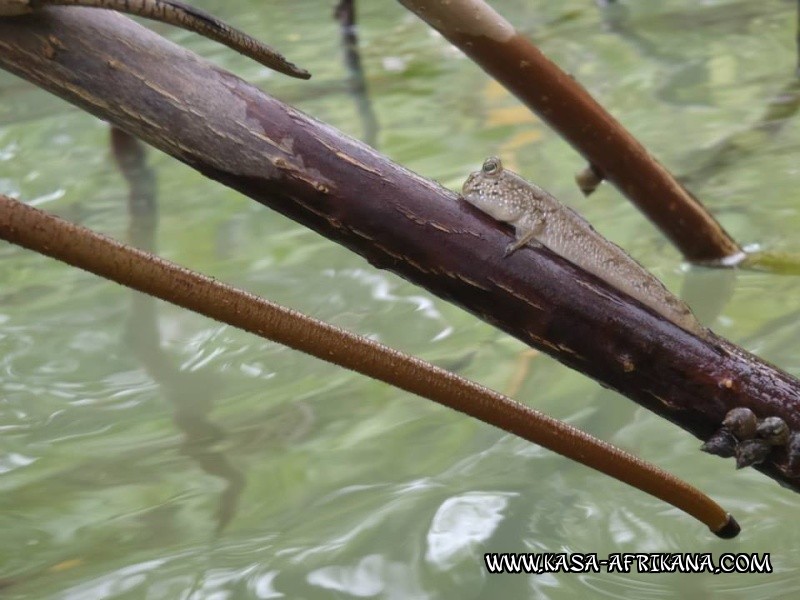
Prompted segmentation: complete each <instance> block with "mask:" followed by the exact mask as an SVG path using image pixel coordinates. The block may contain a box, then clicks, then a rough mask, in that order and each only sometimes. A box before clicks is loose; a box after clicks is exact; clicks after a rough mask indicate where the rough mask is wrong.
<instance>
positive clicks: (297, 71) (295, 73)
mask: <svg viewBox="0 0 800 600" xmlns="http://www.w3.org/2000/svg"><path fill="white" fill-rule="evenodd" d="M286 74H287V75H291V76H292V77H296V78H297V79H311V73H309V72H308V71H306V70H305V69H301V68H300V67H295V66H294V65H292V69H291V71H290V72H289V73H286Z"/></svg>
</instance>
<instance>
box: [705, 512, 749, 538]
mask: <svg viewBox="0 0 800 600" xmlns="http://www.w3.org/2000/svg"><path fill="white" fill-rule="evenodd" d="M741 530H742V528H741V527H740V526H739V523H738V521H736V519H734V518H733V516H731V515H730V514H729V515H728V519H727V520H726V521H725V524H724V525H723V526H722V527H720V528H719V529H716V530H714V529H712V530H711V531H712V532H713V533H714V535H716V536H717V537H718V538H722V539H723V540H730V539H732V538H735V537H736V536H737V535H739V532H740V531H741Z"/></svg>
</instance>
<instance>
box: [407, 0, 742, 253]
mask: <svg viewBox="0 0 800 600" xmlns="http://www.w3.org/2000/svg"><path fill="white" fill-rule="evenodd" d="M400 3H401V4H402V5H403V6H405V7H406V8H408V9H409V10H411V11H413V12H414V13H415V14H417V15H418V16H419V17H420V18H421V19H423V20H424V21H425V22H426V23H428V24H429V25H430V26H431V27H433V28H435V29H436V30H437V31H439V32H440V33H441V34H442V35H443V36H444V37H445V38H447V39H448V40H449V41H450V42H451V43H452V44H454V45H455V46H457V47H458V48H459V49H460V50H461V51H462V52H464V53H465V54H466V55H467V56H469V57H470V58H471V59H473V60H474V61H475V62H476V63H477V64H478V65H480V66H481V67H482V68H483V69H484V70H485V71H486V72H487V73H489V74H490V75H491V76H492V77H494V78H495V79H496V80H497V81H499V82H500V83H501V84H502V85H503V86H505V87H506V88H507V89H508V90H509V91H510V92H511V93H512V94H514V95H515V96H516V97H517V98H519V99H520V100H521V101H522V102H524V103H525V104H526V105H527V106H528V107H529V108H530V109H531V110H533V111H534V112H535V113H536V114H537V115H539V117H540V118H542V119H543V120H544V121H545V122H547V123H548V124H549V125H550V126H551V127H552V128H553V129H555V130H556V131H557V132H558V133H559V134H560V135H561V136H562V137H564V139H566V140H567V141H568V142H569V143H570V144H572V146H573V147H574V148H575V149H576V150H577V151H578V152H580V153H581V154H582V155H583V156H584V158H585V159H586V160H587V161H588V162H589V163H590V164H591V165H592V166H593V167H594V168H595V169H596V170H597V171H599V172H600V173H602V175H603V177H605V178H606V179H607V180H609V181H610V182H612V183H613V184H614V185H616V186H617V188H618V189H619V190H620V191H621V192H622V193H623V194H625V195H626V196H627V197H628V198H629V199H630V200H631V201H632V202H633V203H634V204H635V205H636V206H637V207H638V208H639V209H640V210H641V211H642V212H643V213H644V214H645V215H647V217H648V218H649V219H650V220H651V221H653V223H655V224H656V225H657V226H658V227H659V229H661V231H662V232H663V233H664V235H666V236H667V237H668V238H669V239H670V240H672V242H673V243H674V244H675V246H676V247H677V248H678V249H679V250H680V251H681V252H682V253H683V254H684V256H685V257H686V258H687V259H688V260H692V261H706V262H707V261H725V262H726V263H729V262H732V261H734V260H738V259H739V258H743V256H744V255H743V253H742V251H741V249H740V248H739V246H738V245H737V244H736V242H734V241H733V239H731V237H730V236H729V235H728V234H727V233H726V232H725V230H724V229H723V228H722V227H721V226H720V224H719V223H717V222H716V220H715V219H714V217H713V216H712V215H711V214H710V213H709V212H708V211H706V209H705V208H704V207H703V206H702V204H700V202H698V201H697V199H696V198H695V197H694V196H692V194H690V193H689V192H688V191H687V190H686V189H685V188H684V187H683V186H682V185H681V184H680V183H679V182H678V181H677V180H676V179H675V178H674V177H673V176H672V175H671V174H670V172H669V171H667V169H665V168H664V167H663V166H662V165H661V164H660V163H659V162H658V161H656V160H655V159H654V158H653V157H652V156H651V155H650V154H649V153H648V152H647V150H646V149H645V148H644V147H643V146H642V145H641V144H640V143H639V142H638V141H637V140H636V139H635V138H634V137H633V136H632V135H631V134H630V133H629V132H628V131H627V130H626V129H625V128H624V127H622V125H620V123H619V122H618V121H617V120H616V119H614V117H612V116H611V115H610V114H609V113H608V112H607V111H606V110H605V109H604V108H603V107H601V106H600V105H599V104H598V103H597V102H596V101H595V100H594V98H592V97H591V96H590V95H589V93H588V92H587V91H586V90H585V89H584V88H583V87H581V86H580V84H578V83H577V82H576V81H575V79H573V78H572V77H570V76H569V75H568V74H567V73H565V72H563V71H562V70H561V69H559V68H558V66H556V65H555V64H554V63H552V62H551V61H550V60H549V59H548V58H547V57H546V56H545V55H544V54H542V52H541V51H540V50H539V49H538V48H537V47H536V46H534V45H533V44H532V43H531V42H530V41H529V40H528V39H527V38H525V37H524V36H522V35H520V34H519V33H518V32H517V31H516V30H515V29H514V27H513V26H512V25H511V24H510V23H509V22H508V21H506V20H505V19H504V18H503V17H502V16H501V15H499V14H498V13H497V12H495V11H494V10H493V9H492V8H491V7H490V6H489V5H487V4H486V3H485V2H483V0H451V1H449V2H440V1H438V0H400Z"/></svg>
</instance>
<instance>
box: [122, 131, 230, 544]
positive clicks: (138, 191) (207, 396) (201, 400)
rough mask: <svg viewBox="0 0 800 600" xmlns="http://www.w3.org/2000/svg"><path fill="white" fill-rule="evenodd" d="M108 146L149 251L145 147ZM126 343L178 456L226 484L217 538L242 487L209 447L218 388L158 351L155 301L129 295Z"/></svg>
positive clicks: (150, 179)
mask: <svg viewBox="0 0 800 600" xmlns="http://www.w3.org/2000/svg"><path fill="white" fill-rule="evenodd" d="M111 145H112V149H113V153H114V157H115V159H116V161H117V165H118V166H119V169H120V171H121V172H122V174H123V175H124V177H125V179H126V181H127V182H128V185H129V189H130V194H129V201H128V211H129V214H130V228H129V235H130V239H131V243H132V244H133V245H135V246H137V247H139V248H142V249H144V250H147V251H148V252H153V251H154V247H155V232H156V224H157V221H158V218H157V210H156V185H155V174H154V173H153V170H152V169H151V168H150V167H149V166H148V165H147V163H146V162H145V154H144V147H143V146H142V144H141V143H140V142H139V141H138V140H136V139H135V138H133V137H131V136H130V135H128V134H127V133H125V132H123V131H121V130H119V129H116V128H112V129H111ZM126 337H127V339H128V342H129V344H130V348H131V350H132V352H133V354H134V355H135V356H136V357H137V358H138V359H139V361H140V362H141V364H142V366H143V367H144V369H145V371H146V372H147V374H148V375H149V376H150V377H152V378H153V380H154V381H157V382H158V383H159V384H160V385H161V388H162V389H163V390H164V392H165V394H166V396H167V398H169V401H170V402H171V403H172V406H173V408H174V411H175V412H174V415H173V420H174V422H175V425H176V426H177V427H178V429H180V430H181V431H183V433H184V434H185V438H184V442H183V444H182V446H181V450H182V452H183V453H184V454H185V455H186V456H188V457H189V458H191V459H192V460H194V461H195V462H196V463H197V464H198V465H199V466H200V468H201V469H202V470H203V471H204V472H206V473H208V474H209V475H212V476H214V477H217V478H219V479H222V480H223V481H224V482H225V484H226V486H225V489H224V490H223V492H222V495H221V497H220V501H219V506H218V509H217V514H216V517H215V518H216V528H215V531H216V534H217V535H218V534H220V533H221V532H222V531H223V530H224V528H225V526H226V525H227V524H228V523H229V522H230V521H231V519H232V518H233V517H234V515H235V514H236V506H237V504H238V501H239V497H240V496H241V493H242V490H243V489H244V486H245V477H244V475H243V474H242V473H241V472H240V471H239V470H238V469H237V468H236V467H234V466H233V465H232V464H231V463H230V461H229V460H228V459H227V458H226V457H225V455H224V454H222V453H221V452H219V451H217V450H213V449H212V447H213V445H214V444H215V443H216V442H218V441H219V440H221V439H222V438H223V437H224V432H223V430H222V429H221V428H220V427H219V426H217V425H215V424H214V423H212V422H210V421H209V420H208V413H209V412H210V411H211V409H212V407H213V403H214V400H215V399H216V398H218V397H219V394H220V392H221V388H222V386H221V384H220V381H219V380H218V378H217V377H216V376H214V375H212V374H211V373H209V372H207V371H206V372H203V371H192V372H184V371H181V370H180V369H178V368H177V367H176V365H175V363H174V362H173V361H172V359H171V357H170V356H168V355H167V354H166V353H165V352H164V351H163V350H162V349H161V340H160V335H159V331H158V318H157V315H156V303H155V299H154V298H152V297H150V296H147V295H144V294H140V293H138V292H133V293H132V297H131V312H130V313H129V317H128V323H127V336H126Z"/></svg>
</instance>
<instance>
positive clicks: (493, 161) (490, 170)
mask: <svg viewBox="0 0 800 600" xmlns="http://www.w3.org/2000/svg"><path fill="white" fill-rule="evenodd" d="M502 169H503V163H501V162H500V159H499V158H497V157H496V156H492V157H490V158H487V159H486V160H485V161H484V163H483V167H482V169H481V170H482V171H483V172H484V173H485V174H486V175H497V174H498V173H499V172H500V171H501V170H502Z"/></svg>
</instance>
